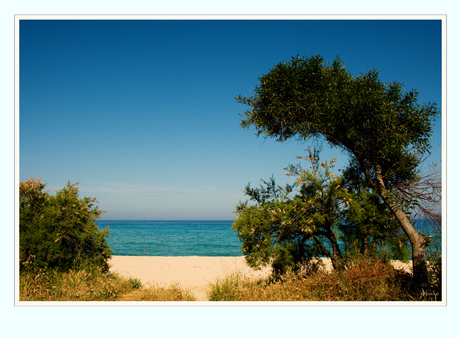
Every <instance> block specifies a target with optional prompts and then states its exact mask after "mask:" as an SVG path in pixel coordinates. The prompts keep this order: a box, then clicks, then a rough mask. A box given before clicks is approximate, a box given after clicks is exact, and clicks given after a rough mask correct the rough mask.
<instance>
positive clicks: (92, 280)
mask: <svg viewBox="0 0 460 338" xmlns="http://www.w3.org/2000/svg"><path fill="white" fill-rule="evenodd" d="M19 299H20V301H195V300H196V298H195V297H194V295H193V294H192V292H191V291H190V290H185V289H183V288H182V287H181V286H180V285H179V284H174V283H173V284H171V285H169V286H165V285H157V284H155V285H151V286H150V287H147V288H145V287H143V286H142V285H141V283H140V281H139V280H138V279H133V278H125V277H121V276H119V275H117V274H105V273H102V272H101V271H100V270H97V269H96V270H94V269H93V270H92V271H90V272H89V271H86V270H81V271H73V270H71V271H69V272H64V273H63V272H57V271H48V272H44V273H40V274H32V273H28V274H22V275H21V277H20V281H19Z"/></svg>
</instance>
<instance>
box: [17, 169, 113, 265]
mask: <svg viewBox="0 0 460 338" xmlns="http://www.w3.org/2000/svg"><path fill="white" fill-rule="evenodd" d="M77 184H78V183H76V184H70V182H69V183H68V184H67V186H66V187H64V188H63V189H61V190H59V191H58V192H57V193H56V195H55V196H51V195H49V194H48V193H47V192H45V191H43V189H44V187H45V184H44V183H42V182H40V179H39V178H35V179H32V178H31V179H29V180H27V181H25V182H21V183H20V185H19V199H20V210H19V214H20V216H19V217H20V218H19V246H20V248H19V252H20V256H19V260H20V271H21V272H24V271H29V270H31V271H37V270H46V269H55V268H57V269H59V270H61V271H67V270H69V269H82V268H86V267H87V266H93V265H94V266H99V267H100V268H101V269H102V270H103V271H107V270H108V264H107V261H108V259H109V258H110V257H111V250H110V248H109V247H108V245H107V242H106V237H107V236H108V231H109V229H108V228H107V229H105V230H102V231H99V229H98V228H97V225H96V223H95V221H96V219H97V218H98V217H99V216H100V214H101V213H102V211H100V210H98V208H97V207H94V204H95V203H96V199H94V198H89V197H84V198H82V199H80V198H79V197H78V188H76V185H77Z"/></svg>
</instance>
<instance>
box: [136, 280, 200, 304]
mask: <svg viewBox="0 0 460 338" xmlns="http://www.w3.org/2000/svg"><path fill="white" fill-rule="evenodd" d="M136 298H137V299H133V300H137V301H153V302H180V301H196V300H197V299H196V298H195V296H194V295H193V293H192V292H191V291H190V290H188V289H184V288H182V287H181V286H180V284H179V283H172V284H170V285H169V286H165V285H159V284H153V285H151V286H150V287H149V288H145V289H143V290H142V292H140V293H139V294H138V295H137V297H136Z"/></svg>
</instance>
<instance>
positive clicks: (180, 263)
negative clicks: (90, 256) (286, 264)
mask: <svg viewBox="0 0 460 338" xmlns="http://www.w3.org/2000/svg"><path fill="white" fill-rule="evenodd" d="M109 264H110V266H111V267H110V271H112V272H118V273H119V274H120V275H122V276H125V277H135V278H138V279H139V280H140V281H141V282H142V284H144V285H145V286H148V285H149V284H155V283H156V284H162V285H169V284H171V283H172V282H178V283H179V284H180V285H181V286H182V287H184V288H186V289H190V290H191V291H192V292H193V293H194V294H195V296H196V297H197V299H198V300H200V301H205V300H206V299H207V298H206V292H207V287H208V284H209V283H211V282H215V281H216V279H217V278H222V277H224V276H226V275H228V274H230V273H232V272H235V271H241V272H243V273H245V274H248V275H253V276H254V277H256V278H257V277H263V276H268V273H269V270H268V269H265V270H263V271H254V270H252V269H251V268H249V267H248V266H247V265H246V262H245V260H244V257H198V256H191V257H157V256H155V257H142V256H141V257H139V256H113V257H112V259H111V260H110V262H109Z"/></svg>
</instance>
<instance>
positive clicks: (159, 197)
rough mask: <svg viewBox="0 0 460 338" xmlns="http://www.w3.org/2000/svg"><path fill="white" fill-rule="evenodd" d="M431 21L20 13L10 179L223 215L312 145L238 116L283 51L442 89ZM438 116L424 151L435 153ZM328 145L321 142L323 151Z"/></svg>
mask: <svg viewBox="0 0 460 338" xmlns="http://www.w3.org/2000/svg"><path fill="white" fill-rule="evenodd" d="M441 33H442V31H441V21H439V20H227V21H226V20H180V21H178V20H118V21H109V20H100V21H98V20H87V21H85V20H52V21H46V20H22V21H21V22H20V45H19V48H20V51H19V61H20V63H19V71H20V78H19V79H20V83H19V84H20V86H19V88H20V96H19V97H20V99H19V132H20V137H19V155H20V167H19V176H20V180H21V181H24V180H26V179H28V178H29V177H33V176H39V177H41V178H42V181H44V182H46V183H47V186H46V188H45V190H47V191H49V192H50V193H55V192H56V190H59V189H61V188H62V187H64V186H65V185H66V184H67V182H68V181H69V180H70V182H71V183H75V182H79V185H78V186H79V188H80V196H81V197H84V196H89V197H96V198H97V200H98V201H99V205H98V207H99V209H101V210H105V211H107V212H106V213H104V214H103V215H102V217H101V219H106V220H110V219H112V220H113V219H140V220H141V219H145V220H147V219H148V220H179V219H184V220H206V219H209V220H211V219H212V220H219V219H228V220H231V219H233V218H234V214H233V211H234V210H235V206H236V205H237V204H238V202H239V201H240V200H245V199H246V197H245V196H244V194H243V191H242V190H243V189H244V187H245V186H246V184H247V183H249V182H251V184H252V185H255V186H256V185H258V184H259V182H260V179H268V178H269V177H270V176H272V175H273V176H274V177H275V178H276V180H277V182H278V183H279V184H285V183H292V179H291V180H290V179H289V178H288V177H285V176H284V175H283V174H284V173H285V170H284V168H286V167H287V166H288V165H289V164H297V163H300V162H299V160H298V159H297V158H296V156H302V155H304V154H305V149H306V148H307V147H308V146H312V143H308V142H307V143H301V142H299V141H296V140H290V141H288V142H285V143H283V144H281V143H277V142H275V141H274V140H272V139H265V138H263V137H259V138H258V137H256V136H255V132H256V131H255V130H254V129H253V128H250V129H249V130H245V129H243V128H241V127H240V121H241V116H240V113H242V112H243V111H244V109H245V108H246V107H245V106H244V105H242V104H238V103H237V102H236V100H235V96H237V95H239V94H241V95H244V96H248V95H251V94H253V90H254V88H255V87H256V86H257V84H258V79H259V78H260V77H261V76H262V75H263V74H265V73H267V72H269V70H270V69H271V68H272V67H273V66H274V65H275V64H277V63H279V62H281V61H288V60H290V59H291V57H292V56H295V55H301V56H310V55H317V54H320V55H321V56H323V57H324V59H325V60H326V61H333V60H334V58H335V57H336V56H341V57H342V59H343V61H344V62H345V65H346V67H347V69H348V71H349V72H350V73H351V74H353V75H355V76H358V75H360V74H362V73H363V72H366V71H368V70H370V69H371V68H376V69H378V70H379V71H380V79H381V80H382V81H384V82H388V81H394V80H397V81H399V82H402V83H404V84H405V88H406V89H407V90H410V89H412V88H414V89H416V90H417V91H418V92H419V94H420V95H419V102H420V103H421V102H436V103H437V104H438V107H439V108H442V106H441V98H442V90H441V84H442V67H441V66H442V63H441V61H442V51H441ZM441 130H442V126H441V119H438V120H437V122H436V125H435V127H434V129H433V131H434V133H433V137H432V139H431V143H432V154H431V156H430V158H429V159H428V162H438V161H440V160H441V151H440V148H441V144H442V136H441ZM332 157H339V161H338V164H337V168H340V167H343V166H345V165H346V164H347V158H346V157H345V156H343V155H342V154H341V153H340V151H338V150H335V149H329V148H328V147H327V145H324V146H323V151H322V153H321V158H322V159H330V158H332Z"/></svg>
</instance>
